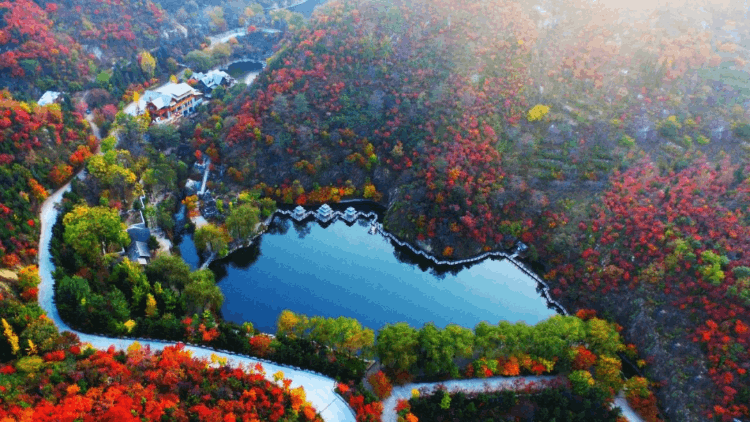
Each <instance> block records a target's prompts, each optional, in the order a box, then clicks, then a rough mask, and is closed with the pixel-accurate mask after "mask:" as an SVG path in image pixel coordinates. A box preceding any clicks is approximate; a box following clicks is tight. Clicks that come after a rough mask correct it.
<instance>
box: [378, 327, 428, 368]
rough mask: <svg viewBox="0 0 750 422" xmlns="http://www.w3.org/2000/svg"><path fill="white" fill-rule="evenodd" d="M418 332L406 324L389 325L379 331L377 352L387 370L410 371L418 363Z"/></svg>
mask: <svg viewBox="0 0 750 422" xmlns="http://www.w3.org/2000/svg"><path fill="white" fill-rule="evenodd" d="M418 346H419V337H418V333H417V330H416V329H414V328H412V327H410V326H409V324H407V323H405V322H399V323H396V324H388V325H386V326H385V327H383V328H381V329H380V330H379V331H378V336H377V341H376V345H375V352H376V353H377V355H378V358H379V359H380V362H381V363H382V364H383V365H384V366H385V367H387V368H390V369H397V370H402V371H409V370H411V369H412V367H413V366H414V364H416V363H417V348H418Z"/></svg>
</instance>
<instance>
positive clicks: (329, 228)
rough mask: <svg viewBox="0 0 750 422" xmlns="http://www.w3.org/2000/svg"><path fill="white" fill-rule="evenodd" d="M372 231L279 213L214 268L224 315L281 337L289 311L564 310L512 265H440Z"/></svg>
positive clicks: (485, 314) (500, 315)
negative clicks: (282, 318)
mask: <svg viewBox="0 0 750 422" xmlns="http://www.w3.org/2000/svg"><path fill="white" fill-rule="evenodd" d="M369 225H370V222H369V221H367V220H364V219H360V220H359V221H357V222H356V223H351V224H346V223H345V222H344V221H335V222H331V223H327V224H324V225H321V224H318V223H317V222H314V221H305V222H303V223H298V222H296V221H293V220H291V219H289V218H279V217H277V218H276V219H274V222H273V223H272V224H271V227H270V228H269V231H268V233H266V234H265V235H263V237H262V238H261V239H259V242H257V243H256V244H255V245H253V246H252V247H249V248H244V249H242V250H239V251H236V252H234V253H232V254H231V255H230V256H228V257H227V258H225V259H223V260H220V261H216V262H214V263H213V264H211V266H210V268H211V269H212V270H213V271H214V272H215V273H216V278H217V280H218V281H219V286H220V287H221V289H222V291H223V292H224V295H225V297H226V300H225V303H224V306H223V308H222V313H223V316H224V318H226V319H227V320H230V321H236V322H241V321H245V320H249V321H252V322H253V323H254V324H255V325H256V326H257V327H258V328H260V329H262V330H264V331H274V326H275V321H276V318H277V316H278V314H279V313H280V312H281V311H282V310H283V309H292V310H294V311H295V312H300V313H305V314H308V315H324V316H331V317H337V316H340V315H344V316H349V317H354V318H357V319H359V320H360V321H361V322H362V323H363V324H364V325H366V326H369V327H372V328H379V327H381V326H383V325H384V324H386V323H393V322H398V321H406V322H408V323H410V324H411V325H413V326H421V325H422V324H423V323H425V322H428V321H433V322H435V324H437V325H439V326H444V325H446V324H448V323H458V324H460V325H463V326H469V327H472V326H474V325H476V324H477V323H478V322H480V321H482V320H487V321H490V322H492V323H497V322H498V321H500V320H506V319H507V320H510V321H518V320H522V321H525V322H527V323H530V324H533V323H536V322H538V321H540V320H542V319H545V318H546V317H548V316H549V315H552V314H553V313H554V312H553V311H552V310H550V309H548V308H547V305H546V302H545V301H544V299H542V298H541V297H539V294H538V291H537V286H536V283H535V282H534V281H533V280H531V279H530V278H529V277H527V276H526V275H524V274H523V273H522V272H521V271H520V270H518V269H517V268H515V267H514V266H513V265H512V264H511V263H509V262H507V261H501V260H495V259H488V260H485V261H484V262H482V263H480V264H475V265H473V266H471V267H468V266H464V267H449V266H435V265H434V264H432V262H431V261H428V260H426V259H424V258H422V257H420V256H418V255H415V254H414V253H413V252H411V251H409V250H408V249H406V248H401V247H394V245H393V244H392V242H391V241H389V240H387V239H385V238H384V237H383V236H380V235H370V234H368V230H367V229H368V228H369Z"/></svg>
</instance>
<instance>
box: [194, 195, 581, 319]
mask: <svg viewBox="0 0 750 422" xmlns="http://www.w3.org/2000/svg"><path fill="white" fill-rule="evenodd" d="M340 203H345V204H352V205H355V206H356V205H357V204H368V205H372V204H376V203H374V202H372V201H368V200H366V199H349V200H347V202H343V201H342V202H340ZM325 205H327V204H323V205H321V206H320V207H318V208H317V209H316V210H313V208H312V207H309V208H303V210H304V214H295V211H288V210H282V209H277V210H276V211H274V212H273V214H271V216H270V217H268V218H267V219H266V220H265V221H263V222H262V223H260V224H262V225H263V226H262V227H261V230H260V232H258V234H256V235H255V236H253V237H252V238H251V239H249V240H247V241H244V242H242V243H241V244H239V245H234V246H230V248H229V251H228V252H227V254H226V255H225V256H224V257H221V258H218V259H224V258H226V257H228V256H229V255H231V254H232V253H233V252H236V251H238V250H240V249H243V248H248V247H250V246H252V245H253V243H254V242H255V240H256V239H257V238H259V237H260V236H262V235H263V234H265V232H266V229H267V228H268V226H269V225H270V224H271V223H272V222H273V219H274V218H276V216H277V215H283V216H285V217H288V218H291V219H293V220H295V221H298V222H301V221H304V220H307V219H313V220H315V221H316V222H318V223H324V224H325V223H329V222H333V221H336V220H339V219H340V220H343V221H345V222H353V221H356V220H357V219H360V218H364V219H370V224H371V229H372V230H375V231H376V232H377V233H378V234H380V235H381V236H383V237H385V238H386V239H388V240H389V241H391V242H393V243H395V244H396V245H397V246H400V247H402V248H406V249H408V250H409V251H410V252H411V253H413V254H415V255H417V256H420V257H422V258H424V259H427V260H429V261H431V262H432V263H434V264H435V265H444V266H448V267H451V266H460V265H465V264H478V263H480V262H482V261H484V260H485V259H488V258H500V259H504V260H508V261H509V262H510V263H511V264H513V266H515V267H516V268H518V269H519V270H520V271H521V272H522V273H524V274H525V275H526V276H527V277H530V278H531V279H532V280H534V281H535V282H536V283H537V287H539V288H540V290H541V292H540V296H541V297H542V298H543V299H544V300H545V301H546V302H547V306H548V307H549V308H550V309H554V310H555V311H556V312H557V313H558V314H561V315H570V313H569V312H568V310H567V309H566V308H565V307H564V306H563V305H562V304H561V303H560V302H558V301H557V300H555V299H553V298H552V295H551V294H550V290H551V288H550V286H549V284H548V283H547V282H546V281H544V280H543V279H542V278H541V277H540V276H539V275H537V274H536V273H535V272H534V271H533V270H532V269H531V268H529V267H528V266H527V265H526V264H525V263H524V262H522V261H520V260H518V259H517V256H518V255H517V254H516V253H513V254H509V253H507V252H505V251H489V252H483V253H481V254H479V255H476V256H473V257H469V258H465V259H458V260H440V259H438V258H436V257H435V256H434V255H432V254H430V253H428V252H425V251H424V250H422V249H418V248H417V247H415V246H413V245H411V244H410V243H409V242H405V241H402V240H400V239H398V238H397V237H396V236H395V235H393V234H392V233H389V232H388V231H387V230H385V229H384V228H383V225H382V224H381V223H380V222H378V218H379V216H378V214H377V213H375V212H373V211H367V212H364V211H360V210H357V209H356V208H355V214H353V216H351V217H346V216H345V214H344V213H342V212H340V211H331V213H330V215H329V216H325V217H321V214H320V212H319V210H320V209H321V208H322V207H323V206H325ZM298 208H301V207H298ZM350 208H354V207H350ZM350 215H351V214H350ZM201 258H202V257H201ZM216 260H217V256H216V254H211V255H210V256H208V257H207V258H206V260H205V261H204V262H202V263H201V265H200V268H208V267H209V266H210V265H211V263H213V262H214V261H216Z"/></svg>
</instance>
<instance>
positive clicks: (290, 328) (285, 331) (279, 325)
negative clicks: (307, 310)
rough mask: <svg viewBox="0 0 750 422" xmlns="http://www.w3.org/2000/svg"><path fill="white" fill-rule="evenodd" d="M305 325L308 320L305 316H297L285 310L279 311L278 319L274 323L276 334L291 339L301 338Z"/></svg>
mask: <svg viewBox="0 0 750 422" xmlns="http://www.w3.org/2000/svg"><path fill="white" fill-rule="evenodd" d="M307 325H308V320H307V317H306V316H305V315H298V314H295V313H294V312H292V311H290V310H288V309H285V310H283V311H281V314H280V315H279V319H278V320H277V321H276V334H277V335H285V336H287V337H292V338H294V337H297V336H301V335H302V334H303V333H304V331H305V329H306V327H307Z"/></svg>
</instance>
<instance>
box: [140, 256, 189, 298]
mask: <svg viewBox="0 0 750 422" xmlns="http://www.w3.org/2000/svg"><path fill="white" fill-rule="evenodd" d="M146 277H147V278H148V280H149V281H150V282H151V283H154V282H159V283H161V285H162V286H164V287H167V288H173V289H176V290H182V289H183V288H185V286H186V285H188V283H190V281H191V279H190V266H189V265H188V264H187V263H186V262H185V261H183V260H182V258H180V257H179V256H174V255H168V254H159V255H158V256H157V257H156V258H155V259H154V260H153V261H151V263H150V264H148V266H146Z"/></svg>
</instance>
